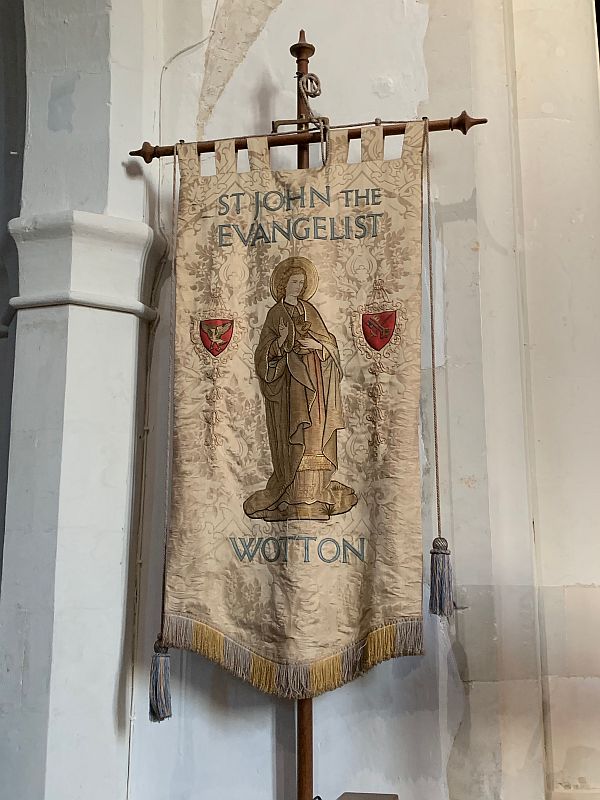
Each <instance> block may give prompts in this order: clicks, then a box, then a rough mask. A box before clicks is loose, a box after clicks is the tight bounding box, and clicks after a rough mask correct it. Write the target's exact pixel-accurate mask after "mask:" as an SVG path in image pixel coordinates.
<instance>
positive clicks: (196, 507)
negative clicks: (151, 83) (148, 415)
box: [162, 122, 425, 698]
mask: <svg viewBox="0 0 600 800" xmlns="http://www.w3.org/2000/svg"><path fill="white" fill-rule="evenodd" d="M361 136H362V138H361V143H362V160H361V162H360V163H357V164H348V163H347V154H348V139H347V131H345V130H339V131H337V130H336V131H332V132H331V134H330V148H329V157H328V163H327V165H326V166H325V167H323V168H321V169H309V170H292V171H286V172H274V171H271V166H270V159H269V150H268V148H267V142H266V138H255V139H251V140H249V145H248V148H249V160H250V171H248V172H243V173H239V172H237V168H236V154H235V149H234V142H233V141H223V142H219V143H218V144H217V148H216V170H217V174H216V175H211V176H202V175H201V170H200V160H199V158H198V155H197V152H196V145H195V144H184V145H180V146H179V147H178V152H179V168H180V177H181V184H180V199H179V218H178V230H177V250H176V298H175V306H176V316H175V334H174V337H175V343H174V376H173V381H174V395H173V397H174V409H173V411H174V417H173V467H172V497H171V519H170V530H169V535H168V542H167V562H166V576H165V596H164V615H163V626H162V643H163V645H166V646H171V647H180V648H185V649H189V650H194V651H196V652H198V653H201V654H202V655H204V656H206V657H207V658H209V659H212V660H213V661H216V662H218V663H219V664H221V665H222V666H224V667H225V668H227V669H228V670H230V671H231V672H233V673H234V674H235V675H238V676H239V677H241V678H244V679H245V680H247V681H250V682H251V683H252V684H253V685H254V686H256V687H258V688H259V689H261V690H263V691H266V692H271V693H273V694H277V695H280V696H283V697H293V698H300V697H311V696H313V695H316V694H319V693H320V692H323V691H327V690H329V689H334V688H335V687H337V686H340V685H342V684H343V683H345V682H347V681H349V680H351V679H352V678H354V677H356V676H357V675H359V674H361V673H363V672H364V671H365V670H367V669H369V668H370V667H372V666H374V665H375V664H377V663H378V662H380V661H383V660H385V659H388V658H392V657H395V656H403V655H415V654H418V653H421V650H422V608H421V587H422V548H421V488H420V470H419V447H418V411H419V392H420V356H421V338H420V336H421V219H422V164H423V145H424V136H425V130H424V123H423V122H413V123H409V125H408V127H407V130H406V134H405V137H404V145H403V154H402V158H401V159H396V160H391V161H384V159H383V132H382V129H381V127H365V128H363V130H362V132H361Z"/></svg>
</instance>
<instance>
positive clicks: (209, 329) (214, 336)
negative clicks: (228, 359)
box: [200, 319, 233, 357]
mask: <svg viewBox="0 0 600 800" xmlns="http://www.w3.org/2000/svg"><path fill="white" fill-rule="evenodd" d="M232 336H233V320H232V319H203V320H202V321H201V322H200V340H201V342H202V344H203V345H204V347H205V348H206V349H207V350H208V352H209V353H210V354H211V355H213V356H215V357H216V356H220V355H221V353H223V352H225V350H227V346H228V344H229V342H230V341H231V337H232Z"/></svg>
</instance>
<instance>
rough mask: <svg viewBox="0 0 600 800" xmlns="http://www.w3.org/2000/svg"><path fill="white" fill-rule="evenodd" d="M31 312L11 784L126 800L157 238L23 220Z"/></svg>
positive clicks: (19, 483)
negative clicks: (140, 463) (138, 499)
mask: <svg viewBox="0 0 600 800" xmlns="http://www.w3.org/2000/svg"><path fill="white" fill-rule="evenodd" d="M11 230H12V233H13V236H14V237H15V239H16V241H17V244H18V248H19V259H20V275H21V294H20V296H19V297H18V298H15V299H14V300H13V301H12V303H13V305H14V306H16V307H18V308H19V309H20V310H19V311H18V322H17V325H18V327H17V342H16V359H15V379H14V395H13V415H12V430H11V451H10V461H9V483H8V502H7V514H6V539H5V552H4V578H3V586H2V596H1V601H0V642H1V644H0V648H1V657H2V661H1V665H2V667H1V669H2V681H0V738H2V739H3V741H4V744H3V747H2V748H1V749H0V753H2V756H0V758H1V759H2V760H1V761H0V774H2V779H3V783H4V786H5V790H6V791H7V796H12V797H19V798H22V800H37V799H38V798H47V799H48V800H50V798H52V800H54V798H56V800H58V798H60V799H61V800H67V798H68V799H69V800H71V798H72V800H75V799H76V798H83V797H85V798H86V800H92V799H93V798H106V797H113V798H122V797H124V796H125V786H126V779H127V741H128V735H129V730H128V719H127V697H126V687H127V673H128V670H129V669H130V666H129V664H128V659H127V658H126V657H125V655H126V652H127V650H128V644H127V641H126V639H127V634H126V622H127V614H126V595H127V575H128V565H129V552H128V551H129V536H130V527H131V524H130V521H131V517H132V497H133V466H134V455H135V433H136V431H135V416H136V413H135V409H136V383H137V354H138V339H139V329H140V318H142V319H143V318H145V317H148V316H151V312H150V310H149V309H146V308H145V307H144V306H143V304H142V303H140V302H139V300H138V296H139V285H140V281H141V276H142V270H143V264H144V261H145V256H146V253H147V251H148V247H149V245H150V242H151V239H152V236H151V231H150V229H149V228H148V227H147V226H146V225H145V224H144V223H141V222H131V221H126V220H120V219H115V218H110V217H105V216H102V215H99V214H90V213H86V212H77V211H74V212H63V213H59V214H47V215H42V216H39V217H34V218H32V219H30V220H24V219H19V220H15V221H13V223H12V224H11Z"/></svg>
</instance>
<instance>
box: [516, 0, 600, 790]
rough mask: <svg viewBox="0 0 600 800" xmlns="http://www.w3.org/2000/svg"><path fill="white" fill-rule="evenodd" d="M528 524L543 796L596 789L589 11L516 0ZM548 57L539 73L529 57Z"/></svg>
mask: <svg viewBox="0 0 600 800" xmlns="http://www.w3.org/2000/svg"><path fill="white" fill-rule="evenodd" d="M514 19H515V66H516V71H517V76H518V77H519V78H520V80H519V82H518V85H517V92H516V98H515V99H516V104H517V105H516V107H517V110H518V117H519V129H518V136H519V138H518V143H519V149H520V153H521V175H522V197H523V244H524V264H525V273H526V292H527V309H528V318H527V335H528V361H529V366H530V373H529V375H530V403H531V419H532V425H531V451H532V457H533V458H534V459H535V476H536V481H535V497H534V513H535V530H536V550H537V558H538V575H539V584H540V619H541V626H542V632H543V648H542V654H543V671H544V695H545V698H544V699H545V704H546V708H547V712H548V713H547V717H546V737H547V749H548V778H549V788H550V791H551V796H552V798H555V799H556V800H558V798H560V799H561V800H562V798H563V797H577V796H580V795H583V796H586V797H587V796H590V794H591V796H593V797H595V798H597V797H600V733H599V731H598V726H597V720H598V718H599V716H600V647H599V646H598V637H596V636H594V634H593V632H592V631H593V627H594V623H593V620H595V619H596V618H597V616H598V612H599V611H600V540H599V538H598V531H599V530H600V526H599V521H598V467H597V460H598V452H599V451H600V423H599V421H598V413H597V406H598V403H597V400H596V398H597V397H598V393H599V390H600V378H599V372H598V366H597V365H598V350H599V347H600V312H599V310H598V302H597V298H598V293H599V290H600V272H599V270H598V261H599V256H600V243H599V241H598V219H599V218H600V148H599V147H598V141H599V140H600V104H599V102H598V88H599V87H598V51H597V45H596V31H595V20H594V6H593V4H592V3H590V2H586V0H574V2H572V3H569V11H568V13H565V10H564V8H563V7H562V6H561V4H559V3H557V2H551V0H537V2H533V1H532V0H528V1H526V0H518V1H517V2H515V17H514ZM540 63H543V64H544V65H545V74H544V75H542V74H541V72H540V71H539V69H536V68H535V65H536V64H540Z"/></svg>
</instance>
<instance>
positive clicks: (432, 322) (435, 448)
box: [425, 117, 442, 538]
mask: <svg viewBox="0 0 600 800" xmlns="http://www.w3.org/2000/svg"><path fill="white" fill-rule="evenodd" d="M425 187H426V193H427V201H426V205H427V270H428V275H429V326H430V328H431V394H432V403H433V459H434V473H435V474H434V480H435V517H436V530H437V535H438V536H439V537H440V538H441V536H442V512H441V502H440V447H439V437H438V412H437V377H436V373H435V367H436V364H435V308H434V297H433V243H432V228H433V226H432V221H431V159H430V153H429V120H428V119H427V117H425Z"/></svg>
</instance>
